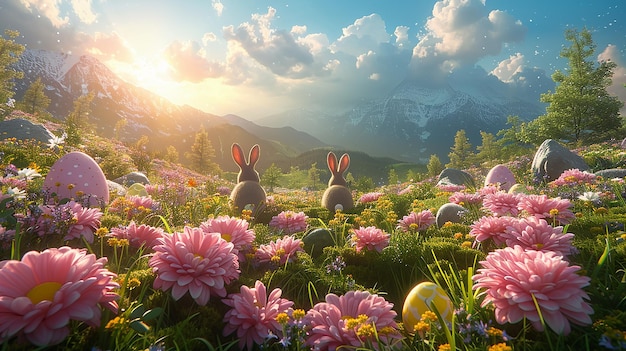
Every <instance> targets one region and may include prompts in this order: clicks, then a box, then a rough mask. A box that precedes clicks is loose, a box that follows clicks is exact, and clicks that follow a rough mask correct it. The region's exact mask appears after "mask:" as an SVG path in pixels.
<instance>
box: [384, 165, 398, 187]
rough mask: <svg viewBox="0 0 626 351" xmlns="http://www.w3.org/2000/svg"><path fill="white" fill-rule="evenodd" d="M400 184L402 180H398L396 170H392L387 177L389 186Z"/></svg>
mask: <svg viewBox="0 0 626 351" xmlns="http://www.w3.org/2000/svg"><path fill="white" fill-rule="evenodd" d="M398 183H400V179H399V178H398V174H397V173H396V170H395V169H393V168H390V169H389V174H388V175H387V184H389V185H396V184H398Z"/></svg>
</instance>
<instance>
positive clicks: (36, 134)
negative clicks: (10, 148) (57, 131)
mask: <svg viewBox="0 0 626 351" xmlns="http://www.w3.org/2000/svg"><path fill="white" fill-rule="evenodd" d="M53 136H54V134H52V132H51V131H49V130H48V129H47V128H46V127H44V126H42V125H41V124H34V123H32V122H31V121H29V120H27V119H23V118H15V119H9V120H6V121H2V122H0V140H4V139H8V138H16V139H18V140H27V139H34V140H37V141H39V142H41V143H43V144H47V143H48V140H50V139H52V137H53Z"/></svg>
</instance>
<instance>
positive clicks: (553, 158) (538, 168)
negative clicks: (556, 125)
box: [531, 139, 589, 182]
mask: <svg viewBox="0 0 626 351" xmlns="http://www.w3.org/2000/svg"><path fill="white" fill-rule="evenodd" d="M568 169H578V170H581V171H588V170H589V166H588V165H587V163H585V160H583V158H582V157H580V156H579V155H577V154H575V153H573V152H572V151H570V150H568V149H567V148H565V147H564V146H562V145H561V144H559V143H558V142H556V141H555V140H552V139H546V140H545V141H544V142H543V143H541V145H539V148H538V149H537V152H535V157H534V158H533V163H532V166H531V171H532V172H533V175H534V177H535V180H540V181H546V182H550V181H553V180H555V179H557V178H558V177H559V176H560V175H561V174H562V173H563V172H564V171H567V170H568Z"/></svg>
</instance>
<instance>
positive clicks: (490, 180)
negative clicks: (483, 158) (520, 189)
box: [485, 165, 516, 191]
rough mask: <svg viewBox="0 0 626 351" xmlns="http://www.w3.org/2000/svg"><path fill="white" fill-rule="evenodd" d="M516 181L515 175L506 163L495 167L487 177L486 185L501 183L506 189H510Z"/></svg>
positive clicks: (502, 187) (501, 186) (503, 188)
mask: <svg viewBox="0 0 626 351" xmlns="http://www.w3.org/2000/svg"><path fill="white" fill-rule="evenodd" d="M515 183H516V181H515V175H514V174H513V172H511V170H510V169H508V168H507V167H506V166H504V165H497V166H495V167H493V168H492V169H490V170H489V173H487V176H486V177H485V186H489V185H499V186H500V189H502V190H504V191H509V189H510V188H511V187H512V186H513V184H515Z"/></svg>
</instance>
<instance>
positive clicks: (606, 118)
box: [529, 29, 623, 144]
mask: <svg viewBox="0 0 626 351" xmlns="http://www.w3.org/2000/svg"><path fill="white" fill-rule="evenodd" d="M565 39H567V40H568V41H570V42H571V46H569V47H566V48H563V49H562V50H561V57H564V58H566V59H568V60H569V68H568V70H567V72H561V71H558V70H557V71H556V72H554V74H553V75H552V80H554V82H555V83H557V87H556V89H555V92H554V93H551V92H548V93H545V94H543V95H542V96H541V101H542V102H547V103H548V104H549V105H548V107H547V108H546V114H544V115H542V116H539V117H538V118H537V119H536V120H534V121H532V122H531V123H530V126H529V127H530V129H531V130H532V134H530V136H531V137H532V136H536V137H535V138H534V140H533V142H534V143H540V142H542V141H543V140H545V139H556V140H560V141H563V142H572V143H577V144H578V143H580V144H591V143H594V142H600V141H605V140H607V139H608V138H610V137H616V136H617V132H618V130H619V128H620V127H621V126H622V122H623V121H622V119H621V117H620V115H619V110H620V108H621V107H622V106H623V103H622V102H620V101H619V100H618V98H617V97H615V96H611V95H609V93H608V92H607V87H609V86H610V85H611V77H612V76H613V69H615V67H616V64H615V63H614V62H611V61H604V62H601V63H600V64H599V65H596V64H594V62H593V60H590V58H592V57H595V56H594V51H595V44H594V43H593V40H592V37H591V32H589V30H587V29H584V30H582V31H581V32H580V33H578V32H577V31H576V30H573V29H568V30H566V31H565Z"/></svg>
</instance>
